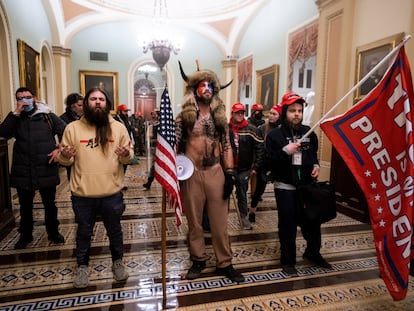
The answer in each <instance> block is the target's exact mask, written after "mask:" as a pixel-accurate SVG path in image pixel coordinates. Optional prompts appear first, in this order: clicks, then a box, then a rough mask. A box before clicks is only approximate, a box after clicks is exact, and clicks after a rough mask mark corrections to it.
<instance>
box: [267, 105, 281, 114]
mask: <svg viewBox="0 0 414 311" xmlns="http://www.w3.org/2000/svg"><path fill="white" fill-rule="evenodd" d="M270 110H274V111H276V112H277V113H278V114H279V115H281V114H282V106H281V105H279V104H277V105H274V106H273V107H272V108H270Z"/></svg>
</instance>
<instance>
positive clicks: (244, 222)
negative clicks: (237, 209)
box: [241, 217, 253, 230]
mask: <svg viewBox="0 0 414 311" xmlns="http://www.w3.org/2000/svg"><path fill="white" fill-rule="evenodd" d="M241 221H242V227H243V229H244V230H252V229H253V226H252V224H251V223H250V221H249V220H248V219H247V217H242V219H241Z"/></svg>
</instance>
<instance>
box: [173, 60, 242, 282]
mask: <svg viewBox="0 0 414 311" xmlns="http://www.w3.org/2000/svg"><path fill="white" fill-rule="evenodd" d="M180 69H181V74H182V76H183V79H184V80H185V81H186V82H187V92H186V94H185V96H184V104H183V110H182V112H181V113H180V114H179V115H178V117H177V120H176V134H177V146H178V148H179V150H178V151H179V153H184V154H185V155H186V156H187V157H188V158H190V159H191V161H192V162H193V164H194V173H193V175H192V176H191V177H190V178H189V179H187V180H185V181H183V182H182V185H181V189H182V194H183V203H184V206H185V215H186V217H187V221H188V242H189V251H190V257H191V260H192V262H193V264H192V266H191V267H190V269H189V270H188V272H187V274H186V278H187V279H189V280H192V279H196V278H198V277H200V274H201V271H202V270H203V269H204V268H205V267H206V261H207V259H208V258H209V255H208V254H207V253H206V248H205V241H204V233H203V227H202V218H203V210H204V209H206V211H207V214H208V218H209V221H210V228H211V237H212V245H213V249H214V252H215V255H216V272H217V274H218V275H224V276H226V277H227V278H229V279H230V280H232V281H233V282H244V276H243V275H242V274H241V273H240V272H238V271H237V270H235V269H234V268H233V265H232V257H233V256H232V251H231V247H230V240H229V236H228V232H227V218H228V199H229V196H230V194H231V192H232V191H233V185H234V181H235V172H234V167H233V153H232V148H231V144H230V137H229V129H228V126H227V123H228V122H227V119H226V116H225V106H224V104H223V102H222V101H221V99H220V98H219V97H218V92H219V90H220V89H222V88H224V87H226V86H227V85H226V86H220V84H219V80H218V78H217V75H216V74H215V73H214V72H212V71H210V70H201V71H200V70H198V71H196V72H195V73H193V74H192V75H191V76H188V77H187V76H186V75H185V73H184V71H183V70H182V67H181V64H180Z"/></svg>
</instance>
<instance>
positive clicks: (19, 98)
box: [16, 96, 33, 101]
mask: <svg viewBox="0 0 414 311" xmlns="http://www.w3.org/2000/svg"><path fill="white" fill-rule="evenodd" d="M32 98H33V96H22V97H16V99H17V101H21V100H23V99H32Z"/></svg>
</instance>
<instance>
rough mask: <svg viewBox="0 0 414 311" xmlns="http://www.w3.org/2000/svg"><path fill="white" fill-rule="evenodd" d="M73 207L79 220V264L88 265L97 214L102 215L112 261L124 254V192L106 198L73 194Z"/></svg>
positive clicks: (77, 252)
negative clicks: (122, 221)
mask: <svg viewBox="0 0 414 311" xmlns="http://www.w3.org/2000/svg"><path fill="white" fill-rule="evenodd" d="M72 207H73V211H74V212H75V216H76V219H77V220H78V230H77V232H76V261H77V263H78V265H88V263H89V255H90V248H91V237H92V233H93V228H94V225H95V221H96V215H97V214H100V215H102V219H103V223H104V226H105V229H106V235H107V236H108V238H109V248H110V250H111V255H112V261H115V260H117V259H121V258H122V257H123V254H124V244H123V236H122V226H121V217H122V214H123V212H124V210H125V204H124V196H123V194H122V192H119V193H116V194H114V195H111V196H108V197H104V198H84V197H77V196H74V195H72Z"/></svg>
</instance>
